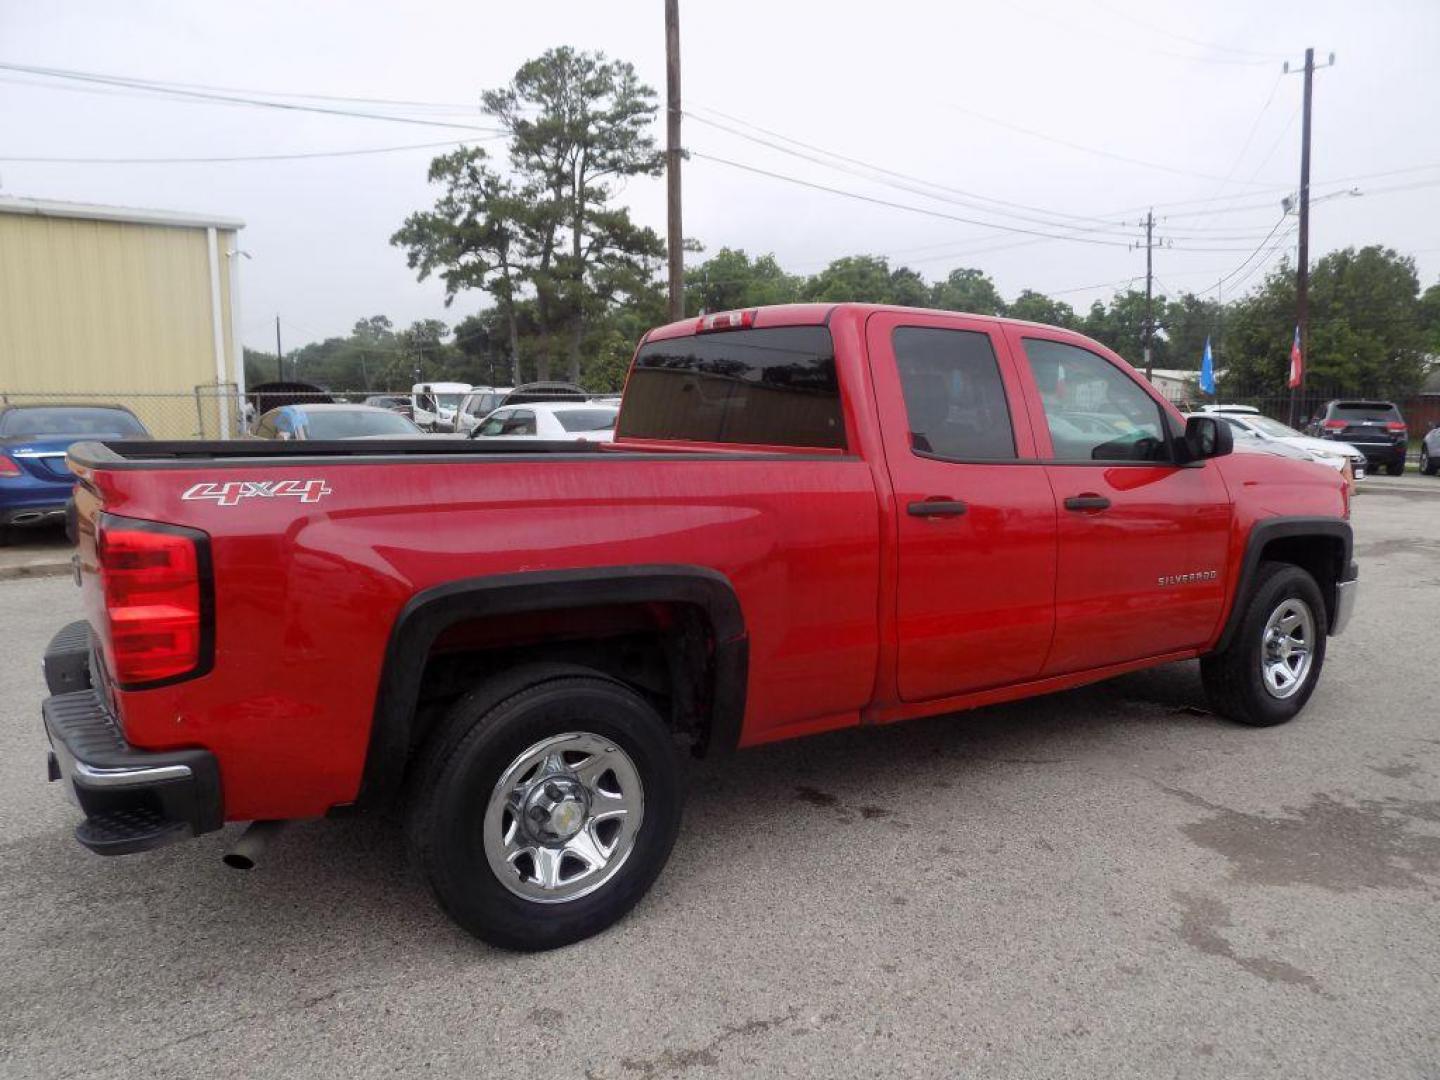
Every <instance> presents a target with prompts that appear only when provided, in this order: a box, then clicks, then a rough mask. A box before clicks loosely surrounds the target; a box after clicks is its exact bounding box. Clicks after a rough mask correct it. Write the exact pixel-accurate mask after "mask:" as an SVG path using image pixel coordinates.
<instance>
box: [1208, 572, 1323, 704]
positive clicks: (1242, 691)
mask: <svg viewBox="0 0 1440 1080" xmlns="http://www.w3.org/2000/svg"><path fill="white" fill-rule="evenodd" d="M1244 603H1245V608H1244V612H1243V614H1242V615H1241V617H1240V623H1239V626H1238V627H1237V629H1236V632H1235V635H1234V637H1233V638H1232V639H1231V641H1230V644H1229V645H1227V646H1226V648H1225V650H1224V651H1223V652H1219V653H1215V654H1213V655H1211V656H1207V657H1205V658H1204V659H1203V660H1201V662H1200V673H1201V676H1202V678H1203V680H1204V683H1205V693H1206V696H1207V697H1209V699H1210V704H1211V705H1212V707H1213V708H1214V709H1215V711H1216V712H1218V713H1220V714H1221V715H1222V716H1226V717H1228V718H1229V719H1231V720H1234V721H1236V722H1237V723H1241V724H1248V725H1250V726H1252V727H1270V726H1271V725H1274V724H1283V723H1284V722H1285V721H1287V720H1290V719H1292V718H1293V717H1294V716H1295V715H1296V714H1298V713H1299V712H1300V710H1301V709H1303V708H1304V707H1305V703H1306V702H1307V701H1309V700H1310V695H1311V693H1312V692H1314V689H1315V683H1316V681H1317V680H1318V679H1319V678H1320V669H1321V667H1322V666H1323V665H1324V663H1325V635H1326V632H1327V630H1328V625H1327V623H1326V613H1325V600H1324V597H1323V596H1321V594H1320V587H1319V586H1318V585H1316V584H1315V579H1314V578H1313V577H1311V576H1310V575H1309V574H1308V573H1307V572H1306V571H1304V570H1302V569H1301V568H1300V567H1298V566H1294V565H1292V564H1290V563H1280V562H1264V563H1261V564H1260V568H1259V571H1258V572H1257V574H1256V576H1255V585H1254V588H1253V589H1252V590H1251V592H1250V597H1249V600H1248V601H1244Z"/></svg>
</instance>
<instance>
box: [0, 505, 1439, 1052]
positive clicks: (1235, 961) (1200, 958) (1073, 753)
mask: <svg viewBox="0 0 1440 1080" xmlns="http://www.w3.org/2000/svg"><path fill="white" fill-rule="evenodd" d="M1355 523H1356V531H1357V553H1358V558H1359V560H1360V562H1361V565H1362V581H1363V587H1362V595H1361V599H1360V606H1359V610H1358V613H1357V614H1356V617H1355V620H1354V622H1353V623H1352V626H1351V629H1350V631H1349V633H1348V634H1347V635H1346V636H1344V637H1343V638H1339V639H1336V640H1335V641H1333V642H1332V651H1331V652H1330V655H1329V658H1328V662H1327V666H1326V670H1325V673H1324V677H1323V682H1322V684H1321V686H1320V688H1319V690H1318V692H1317V693H1316V696H1315V697H1314V699H1313V700H1312V701H1311V703H1310V706H1309V707H1308V709H1307V710H1306V712H1305V713H1304V715H1303V716H1302V717H1301V718H1300V719H1299V720H1298V721H1296V722H1295V723H1292V724H1290V725H1288V726H1285V727H1281V728H1277V729H1272V730H1267V731H1252V730H1246V729H1242V728H1237V727H1232V726H1229V725H1227V724H1225V723H1222V722H1220V721H1218V720H1216V719H1214V718H1212V717H1210V716H1208V715H1206V714H1205V713H1204V712H1203V704H1204V699H1203V695H1202V693H1201V690H1200V685H1199V678H1198V672H1197V669H1196V666H1195V665H1194V664H1183V665H1176V666H1172V667H1169V668H1164V669H1160V670H1157V671H1152V672H1146V673H1142V674H1139V675H1135V676H1130V677H1127V678H1124V679H1119V680H1116V681H1114V682H1110V683H1107V684H1104V685H1101V686H1097V687H1092V688H1088V689H1085V690H1080V691H1075V692H1071V693H1066V694H1061V695H1057V696H1054V697H1050V698H1045V699H1041V700H1036V701H1030V702H1024V703H1019V704H1016V705H1012V706H1005V707H1000V708H993V709H987V710H983V711H980V712H975V713H971V714H968V715H964V716H961V717H956V718H950V719H946V720H936V721H921V722H917V723H913V724H908V725H898V726H896V727H893V728H884V729H867V730H864V731H851V732H844V733H839V734H836V735H831V736H825V737H821V738H816V739H809V740H805V741H802V742H798V743H793V744H788V745H780V746H775V747H771V748H768V749H762V750H757V751H751V752H747V753H744V754H741V755H738V756H737V757H734V758H732V759H730V760H728V761H722V762H714V763H703V764H700V765H698V766H695V767H694V768H693V775H692V777H691V790H692V795H691V800H690V804H689V807H688V809H687V818H686V821H687V824H686V827H685V829H684V832H683V834H682V836H681V838H680V842H679V844H678V845H677V847H676V852H675V856H674V858H673V859H672V861H671V863H670V866H669V868H668V869H667V870H666V872H665V874H664V875H663V876H662V878H661V880H660V882H659V884H658V885H657V886H656V888H655V889H654V891H653V892H652V893H651V895H650V896H649V897H648V898H647V899H646V900H645V901H644V902H643V903H642V904H641V905H640V907H639V908H638V909H637V910H636V911H635V912H634V914H632V915H631V917H630V918H628V919H627V920H626V921H625V922H623V923H622V924H621V925H620V926H618V927H617V928H615V929H614V930H612V931H610V932H609V933H606V934H604V935H602V936H600V937H598V938H595V939H592V940H590V941H588V942H584V943H582V944H580V945H577V946H574V947H571V948H568V949H564V950H560V951H558V952H554V953H548V954H544V955H539V956H518V955H510V954H505V953H500V952H496V951H493V950H491V949H489V948H487V947H485V946H483V945H481V944H479V943H477V942H475V941H473V940H471V939H469V938H467V937H465V936H463V935H462V934H460V933H459V932H458V931H456V930H455V929H454V928H452V927H451V926H450V924H449V923H448V922H447V921H446V920H445V919H444V918H443V917H442V916H440V915H439V914H438V912H437V911H436V910H435V909H434V907H433V906H432V904H431V903H430V900H429V897H428V896H427V895H426V893H425V892H424V890H423V888H422V887H421V885H420V884H419V883H418V881H417V880H416V878H415V876H414V875H413V874H412V873H411V871H410V870H409V868H408V866H407V864H406V862H405V859H404V853H403V848H402V844H401V841H400V837H399V834H398V830H397V829H396V828H395V826H394V825H393V824H386V823H382V822H375V821H366V820H360V821H346V822H339V821H323V822H313V823H307V824H303V825H297V826H295V827H293V828H292V829H291V830H290V831H289V832H288V833H286V834H285V835H284V836H283V837H282V838H281V839H280V840H279V841H277V843H276V845H275V846H274V847H273V848H272V849H271V852H270V855H269V857H268V858H267V860H266V861H265V862H264V863H263V864H262V865H261V867H260V868H259V869H258V870H256V871H254V872H252V873H250V874H248V875H247V874H237V873H236V872H234V871H231V870H228V869H226V868H225V867H223V866H222V865H221V863H220V858H219V856H220V854H221V852H222V851H223V850H224V848H225V847H226V845H227V843H228V842H229V841H230V840H232V839H233V838H234V836H235V829H234V828H233V827H232V828H230V829H227V830H226V831H225V832H224V833H222V834H218V835H211V836H207V837H203V838H201V839H199V840H197V841H194V842H192V843H188V844H182V845H178V846H175V847H172V848H168V849H165V850H162V851H157V852H152V853H149V854H146V855H139V856H133V857H130V858H126V859H100V858H96V857H94V856H92V855H89V854H87V853H86V852H85V851H83V850H82V849H81V848H80V847H79V846H78V845H76V844H75V843H74V842H73V841H72V840H71V838H70V830H71V828H72V826H73V825H74V823H75V811H74V810H73V809H72V808H71V807H70V806H69V804H68V803H66V802H65V801H64V799H63V797H62V794H61V792H60V790H59V788H58V786H47V785H46V784H45V782H44V769H43V746H44V741H43V736H42V734H41V733H40V730H39V727H38V716H37V714H38V706H39V701H40V698H41V696H42V681H41V678H40V674H39V670H38V658H39V656H40V653H41V651H42V649H43V646H44V643H45V641H46V640H47V639H48V637H49V635H50V634H51V633H52V632H53V631H54V630H55V629H57V628H58V627H59V626H60V625H62V624H63V623H64V622H66V621H69V620H70V619H73V618H76V617H77V607H78V605H77V594H76V593H75V591H74V589H73V588H72V586H71V585H70V584H69V582H68V581H66V580H64V579H49V580H15V581H6V582H0V618H3V620H4V621H3V625H4V626H5V628H6V650H5V654H4V655H5V660H4V663H3V666H0V856H3V858H4V860H5V867H6V869H5V870H4V872H3V873H0V971H3V972H4V977H3V979H0V1074H3V1075H4V1076H5V1077H32V1076H33V1077H75V1076H87V1077H88V1076H113V1077H121V1076H124V1077H131V1076H133V1077H146V1078H158V1077H192V1076H197V1075H205V1076H207V1077H231V1076H234V1077H257V1076H264V1077H278V1076H297V1077H299V1076H303V1077H328V1076H335V1077H347V1078H349V1077H368V1076H381V1075H386V1076H393V1075H397V1074H398V1075H405V1076H413V1075H419V1074H421V1073H427V1074H429V1075H436V1076H446V1075H457V1076H460V1075H463V1076H466V1077H476V1076H490V1075H494V1076H507V1077H510V1076H520V1077H551V1076H554V1077H571V1076H575V1077H578V1076H585V1077H590V1078H594V1080H599V1078H622V1077H623V1078H631V1080H647V1078H658V1077H672V1076H683V1077H703V1078H712V1077H730V1076H735V1077H754V1076H797V1077H799V1076H827V1077H849V1076H855V1077H862V1076H863V1077H869V1076H875V1075H880V1074H888V1075H903V1076H935V1077H941V1076H945V1077H950V1076H957V1075H984V1076H987V1077H1035V1076H1044V1077H1061V1076H1115V1077H1119V1076H1127V1077H1143V1078H1146V1080H1153V1078H1157V1077H1166V1076H1187V1077H1191V1076H1194V1077H1210V1076H1213V1077H1234V1076H1237V1075H1244V1076H1262V1075H1264V1076H1296V1077H1302V1076H1303V1077H1321V1076H1335V1077H1345V1078H1347V1080H1354V1078H1357V1077H1372V1076H1387V1077H1388V1076H1394V1077H1437V1076H1440V1023H1437V1017H1440V906H1437V903H1436V901H1437V898H1440V724H1437V712H1440V710H1437V704H1436V703H1437V700H1440V667H1437V665H1436V663H1435V660H1434V657H1433V652H1432V643H1433V638H1432V637H1431V635H1432V634H1433V633H1434V627H1435V605H1436V601H1437V598H1440V588H1437V587H1440V540H1437V537H1440V484H1437V485H1436V486H1435V489H1434V490H1433V491H1430V490H1427V489H1426V488H1425V487H1423V486H1417V485H1415V484H1414V483H1413V482H1412V483H1410V484H1401V485H1398V486H1390V485H1386V484H1384V483H1379V482H1370V483H1368V484H1367V490H1366V492H1365V493H1364V495H1363V496H1362V497H1360V498H1359V499H1358V500H1357V501H1356V509H1355Z"/></svg>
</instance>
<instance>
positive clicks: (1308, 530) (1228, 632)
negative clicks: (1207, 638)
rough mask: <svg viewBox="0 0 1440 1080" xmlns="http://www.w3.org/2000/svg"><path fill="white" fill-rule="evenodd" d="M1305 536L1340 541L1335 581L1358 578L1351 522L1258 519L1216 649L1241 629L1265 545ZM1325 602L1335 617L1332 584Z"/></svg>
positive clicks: (1322, 584)
mask: <svg viewBox="0 0 1440 1080" xmlns="http://www.w3.org/2000/svg"><path fill="white" fill-rule="evenodd" d="M1305 537H1313V538H1316V539H1325V540H1335V541H1339V543H1340V549H1341V557H1340V560H1339V564H1338V565H1337V566H1336V567H1335V579H1334V580H1335V582H1336V583H1338V582H1341V581H1349V580H1352V579H1353V578H1354V577H1355V575H1356V567H1355V563H1354V562H1353V561H1352V556H1353V553H1354V548H1355V534H1354V531H1353V530H1352V529H1351V528H1350V522H1348V521H1343V520H1341V519H1340V518H1330V517H1271V518H1264V519H1263V520H1261V521H1257V522H1256V523H1255V524H1254V525H1252V526H1251V527H1250V535H1249V536H1247V537H1246V538H1245V556H1244V558H1243V560H1242V561H1241V564H1240V575H1239V578H1238V580H1237V581H1236V585H1235V593H1234V599H1233V600H1232V601H1231V604H1230V614H1229V615H1228V616H1227V617H1226V619H1225V628H1224V629H1223V630H1222V631H1221V632H1220V640H1219V641H1217V642H1216V643H1215V648H1214V650H1213V651H1214V652H1221V651H1223V650H1224V649H1225V648H1226V647H1227V646H1228V645H1229V644H1230V642H1231V640H1232V639H1233V638H1234V637H1235V633H1236V631H1237V630H1239V628H1240V619H1241V617H1242V616H1243V614H1244V611H1245V598H1246V597H1247V596H1248V595H1249V592H1250V587H1251V585H1252V584H1253V583H1254V581H1255V573H1256V571H1257V570H1259V568H1260V557H1261V555H1262V554H1263V553H1264V551H1265V546H1266V545H1267V544H1269V543H1271V542H1272V541H1275V540H1288V539H1292V538H1305ZM1324 587H1325V586H1324V583H1323V582H1322V583H1321V589H1322V590H1324ZM1325 604H1326V607H1327V609H1328V613H1329V614H1330V616H1331V617H1332V618H1333V617H1334V613H1335V595H1334V589H1333V587H1332V588H1331V590H1330V594H1329V595H1327V596H1326V597H1325Z"/></svg>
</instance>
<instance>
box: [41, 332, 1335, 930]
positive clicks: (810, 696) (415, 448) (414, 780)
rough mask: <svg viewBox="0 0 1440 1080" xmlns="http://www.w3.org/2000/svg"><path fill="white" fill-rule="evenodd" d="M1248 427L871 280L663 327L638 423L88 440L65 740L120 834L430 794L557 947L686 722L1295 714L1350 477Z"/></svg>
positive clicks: (648, 343) (1091, 349)
mask: <svg viewBox="0 0 1440 1080" xmlns="http://www.w3.org/2000/svg"><path fill="white" fill-rule="evenodd" d="M1231 449H1232V444H1231V441H1230V434H1229V428H1228V427H1227V426H1226V425H1224V424H1223V423H1219V422H1218V421H1216V420H1215V419H1214V418H1210V417H1197V418H1193V419H1191V420H1190V421H1189V422H1188V423H1187V422H1186V421H1185V420H1184V419H1183V418H1182V417H1181V415H1180V414H1179V413H1178V412H1177V411H1176V410H1175V409H1174V408H1173V407H1172V406H1171V405H1169V404H1168V403H1167V402H1166V401H1165V400H1164V399H1163V398H1161V397H1160V396H1158V395H1157V394H1156V392H1155V391H1154V390H1153V389H1152V388H1151V387H1150V386H1149V385H1147V384H1146V383H1145V382H1144V381H1143V380H1142V379H1141V378H1139V377H1138V376H1137V375H1136V373H1135V372H1134V371H1133V370H1132V369H1131V368H1130V367H1128V366H1127V365H1126V364H1125V363H1124V361H1122V360H1121V359H1120V358H1119V357H1117V356H1116V355H1114V354H1113V353H1111V352H1110V351H1108V350H1107V349H1105V348H1103V347H1102V346H1100V345H1097V344H1096V343H1095V342H1093V341H1090V340H1088V339H1086V338H1084V337H1082V336H1080V335H1078V334H1074V333H1071V332H1069V331H1065V330H1060V329H1056V328H1053V327H1049V326H1039V325H1033V324H1029V323H1021V322H1013V321H1008V320H1004V319H993V318H981V317H974V316H967V315H957V314H952V313H948V312H935V311H919V310H909V309H903V308H888V307H878V306H871V305H861V304H835V305H832V304H825V305H799V306H786V307H774V308H760V309H757V310H750V311H741V312H726V313H722V314H718V315H708V316H704V317H702V318H700V319H699V320H695V319H690V320H686V321H684V322H678V323H673V324H671V325H669V326H665V327H661V328H659V329H657V330H653V331H651V332H650V333H649V334H647V335H646V337H645V339H644V340H643V341H642V342H641V344H640V346H639V348H638V350H637V352H636V355H635V359H634V363H633V365H632V368H631V371H630V375H629V379H628V382H627V385H626V391H625V396H624V399H623V403H622V406H621V411H620V417H619V423H618V427H617V431H616V439H615V442H614V444H613V445H600V444H594V445H589V446H577V445H576V444H568V443H567V444H563V445H551V444H543V443H537V444H529V445H518V444H512V445H508V446H501V447H494V446H486V445H482V444H481V443H479V442H474V441H470V442H467V441H462V440H448V441H439V440H433V439H427V440H424V441H418V440H417V441H406V442H393V443H376V442H373V441H372V442H349V443H340V442H334V443H326V442H308V443H301V444H286V443H274V444H264V443H256V442H235V443H194V442H174V443H165V442H152V443H143V444H142V443H134V444H125V443H105V444H101V443H85V444H80V445H78V446H76V447H75V448H74V449H73V450H72V451H71V454H70V462H71V467H72V468H73V470H74V472H75V474H76V475H77V477H78V478H79V482H78V484H77V487H76V493H75V499H74V511H73V515H72V516H73V521H72V525H73V528H74V529H75V532H76V538H77V542H78V554H77V556H76V576H77V580H78V581H79V582H80V584H81V586H82V589H83V596H84V603H85V610H86V613H87V619H86V620H85V621H84V622H81V623H77V624H74V625H72V626H70V627H67V628H66V629H65V630H64V631H62V632H61V633H60V635H58V636H57V638H56V640H55V641H54V642H53V643H52V644H51V647H50V649H49V650H48V653H47V656H46V658H45V669H46V675H47V680H48V683H49V686H50V690H51V692H52V694H53V695H54V696H52V697H50V698H49V699H48V700H47V701H46V703H45V706H44V719H45V725H46V729H47V733H48V736H49V740H50V744H51V747H52V753H51V758H50V771H51V776H52V777H53V778H56V779H59V780H62V781H63V782H64V784H65V785H66V786H67V787H68V788H70V789H71V791H72V792H73V794H74V796H75V797H76V799H77V801H78V802H79V804H80V806H81V808H82V810H83V812H84V813H85V815H86V816H85V820H84V821H83V822H82V823H81V824H80V825H79V826H78V827H77V836H78V838H79V840H80V841H81V843H83V844H85V845H86V846H87V847H89V848H91V849H92V850H94V851H97V852H100V853H102V854H112V853H113V854H120V853H125V852H131V851H138V850H143V849H146V848H149V847H154V846H156V845H159V844H162V843H165V842H168V841H171V840H175V839H179V838H182V837H188V836H192V835H196V834H199V833H204V832H207V831H210V830H214V829H218V828H220V826H221V824H222V823H223V822H225V821H255V822H261V823H272V822H277V821H281V820H285V819H293V818H306V817H315V816H320V815H326V814H339V813H347V812H352V811H356V810H361V809H368V808H373V807H376V806H381V805H385V804H387V803H392V802H394V801H395V800H397V799H402V798H403V799H404V800H405V801H406V805H407V812H408V815H409V816H408V822H409V830H410V834H411V840H412V842H413V847H414V851H415V853H416V855H417V858H418V863H419V865H420V867H421V868H422V870H423V874H424V876H425V878H426V879H427V881H428V882H429V884H430V886H431V887H432V889H433V891H434V893H435V895H436V897H437V898H438V900H439V903H440V904H441V905H442V906H443V908H444V909H445V910H446V911H447V912H448V913H449V914H450V915H451V916H452V917H453V918H454V919H455V920H456V921H457V922H458V923H459V924H461V925H462V926H463V927H465V928H466V929H467V930H469V931H471V932H473V933H474V934H476V935H478V936H480V937H481V938H484V939H486V940H487V941H490V942H493V943H497V944H500V945H503V946H508V947H514V948H532V949H533V948H548V947H552V946H556V945H562V944H565V943H567V942H571V941H575V940H577V939H579V938H582V937H585V936H586V935H589V934H592V933H595V932H596V931H598V930H600V929H602V928H604V927H606V926H608V925H609V924H611V923H612V922H614V921H615V920H616V919H618V918H620V917H621V916H622V915H623V914H624V913H625V912H626V911H627V910H628V909H629V908H630V907H631V906H632V905H633V904H635V902H636V901H637V900H638V899H639V898H640V897H641V896H642V895H643V894H644V893H645V891H646V889H647V888H648V887H649V886H650V884H651V883H652V882H653V881H654V879H655V877H656V876H657V875H658V874H659V872H660V870H661V868H662V867H663V865H664V863H665V861H666V859H667V857H668V855H669V852H670V848H671V846H672V844H673V842H674V840H675V837H676V833H677V829H678V827H679V823H680V811H681V803H682V801H683V790H682V787H683V785H682V780H681V770H680V768H679V762H678V759H677V748H688V749H689V750H690V751H692V752H694V753H696V754H718V753H723V752H725V751H730V750H733V749H735V748H737V747H748V746H755V745H757V744H760V743H766V742H770V741H773V740H777V739H786V738H792V737H794V736H798V735H810V734H814V733H816V732H822V731H829V730H832V729H836V728H843V727H848V726H851V725H856V724H877V723H889V722H891V721H895V720H903V719H906V718H909V717H916V716H928V715H933V714H938V713H949V712H956V711H959V710H963V709H969V708H973V707H975V706H980V705H986V704H990V703H992V702H1000V701H1008V700H1012V699H1015V698H1022V697H1028V696H1030V695H1035V694H1042V693H1047V692H1049V691H1053V690H1060V689H1064V688H1067V687H1073V686H1077V685H1079V684H1082V683H1088V682H1093V681H1095V680H1097V679H1104V678H1107V677H1110V676H1113V675H1117V674H1120V673H1122V672H1127V671H1133V670H1135V669H1137V668H1143V667H1149V666H1152V665H1156V664H1163V663H1168V662H1171V661H1176V660H1187V659H1191V658H1195V657H1199V658H1200V661H1201V666H1202V672H1203V675H1204V682H1205V686H1206V689H1207V691H1208V693H1209V696H1210V699H1211V702H1212V704H1213V706H1214V708H1215V709H1216V711H1218V712H1220V713H1222V714H1224V715H1226V716H1228V717H1230V718H1232V719H1234V720H1236V721H1239V722H1240V723H1243V724H1251V725H1267V724H1276V723H1280V722H1283V721H1285V720H1288V719H1290V718H1291V717H1293V716H1294V715H1295V714H1296V713H1298V712H1299V711H1300V709H1301V708H1303V707H1304V705H1305V702H1306V700H1307V699H1308V698H1309V696H1310V694H1311V692H1312V691H1313V690H1314V688H1315V685H1316V682H1317V680H1318V678H1319V675H1320V668H1321V665H1322V663H1323V661H1324V658H1325V645H1326V638H1327V635H1330V634H1335V633H1338V632H1339V631H1340V630H1341V629H1342V627H1343V626H1344V624H1345V622H1346V619H1347V617H1348V615H1349V613H1350V611H1351V608H1352V606H1353V603H1354V598H1355V583H1356V568H1355V566H1354V564H1353V563H1352V561H1351V549H1352V543H1351V530H1350V525H1349V522H1348V517H1349V505H1348V501H1347V499H1348V495H1347V492H1346V489H1345V485H1344V483H1343V481H1342V480H1341V479H1340V478H1339V477H1338V476H1337V474H1336V473H1335V472H1334V471H1333V470H1331V469H1327V468H1324V467H1322V466H1320V465H1314V464H1310V463H1306V462H1300V461H1294V460H1287V459H1284V458H1279V457H1271V456H1266V455H1260V454H1239V453H1237V454H1233V455H1232V454H1231V453H1230V451H1231ZM241 860H242V857H241V856H237V858H236V861H241Z"/></svg>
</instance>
